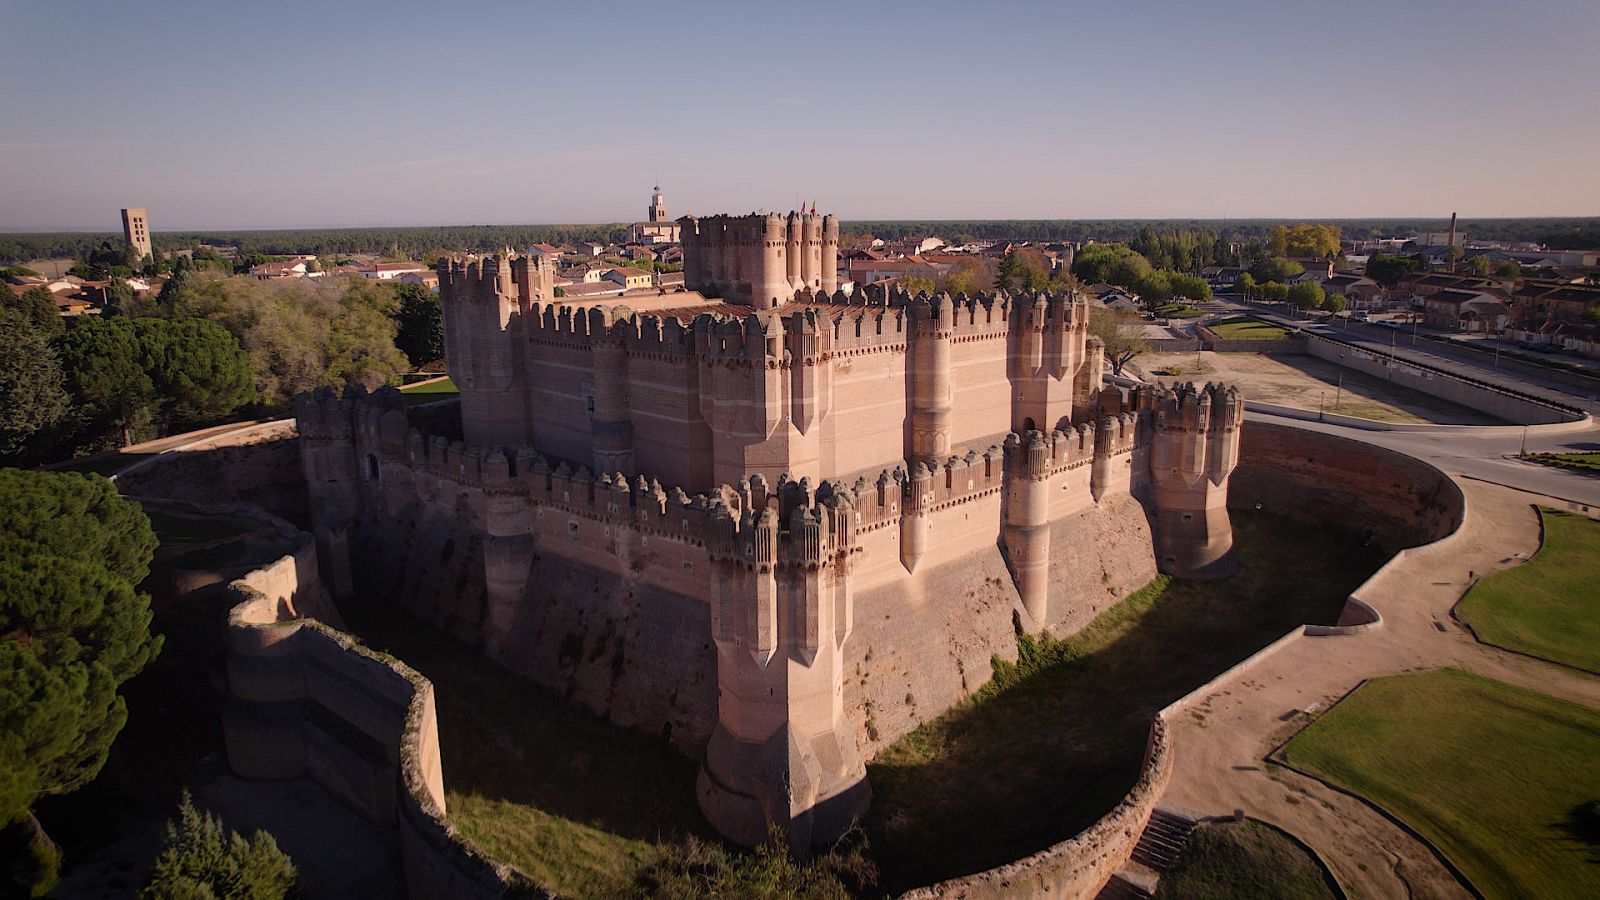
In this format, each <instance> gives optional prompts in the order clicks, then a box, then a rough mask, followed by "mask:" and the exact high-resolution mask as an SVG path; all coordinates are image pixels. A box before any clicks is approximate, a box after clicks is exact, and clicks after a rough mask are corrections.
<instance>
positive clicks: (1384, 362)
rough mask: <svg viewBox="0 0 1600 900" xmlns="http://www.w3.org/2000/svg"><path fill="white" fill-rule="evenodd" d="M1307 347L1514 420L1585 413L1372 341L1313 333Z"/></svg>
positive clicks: (1536, 421) (1552, 420) (1549, 420)
mask: <svg viewBox="0 0 1600 900" xmlns="http://www.w3.org/2000/svg"><path fill="white" fill-rule="evenodd" d="M1306 352H1307V353H1309V354H1310V355H1312V356H1315V357H1317V358H1318V359H1325V360H1327V361H1329V362H1331V363H1334V364H1336V365H1339V366H1343V367H1344V368H1347V369H1353V370H1355V371H1357V372H1362V373H1364V374H1367V375H1372V376H1374V377H1377V378H1382V379H1384V380H1386V381H1388V382H1389V383H1390V384H1396V385H1399V386H1401V387H1407V388H1410V389H1412V390H1414V391H1421V392H1422V393H1424V394H1428V395H1429V396H1433V397H1438V398H1440V399H1441V400H1449V401H1451V402H1452V403H1459V404H1461V405H1462V406H1465V407H1467V408H1468V409H1475V410H1478V411H1479V412H1483V413H1487V414H1488V415H1491V416H1494V417H1495V418H1498V419H1502V420H1504V421H1506V422H1513V423H1515V424H1518V425H1550V424H1556V423H1565V422H1574V421H1577V420H1580V419H1582V418H1583V413H1582V411H1581V410H1577V409H1574V408H1570V407H1569V408H1564V407H1562V406H1559V405H1557V404H1555V403H1550V402H1546V401H1542V400H1540V399H1538V398H1536V397H1533V396H1530V395H1528V394H1523V393H1520V392H1517V391H1512V390H1507V389H1505V388H1500V387H1496V386H1494V385H1491V384H1489V383H1488V382H1483V381H1477V380H1475V379H1470V378H1462V377H1460V376H1457V375H1453V374H1451V373H1449V372H1445V371H1443V370H1441V369H1435V368H1433V367H1431V366H1426V365H1421V364H1418V363H1414V362H1410V361H1408V360H1406V359H1403V358H1397V357H1392V356H1390V355H1389V354H1387V353H1384V352H1383V351H1381V350H1379V349H1377V348H1373V347H1364V346H1357V345H1354V344H1347V343H1344V342H1342V341H1335V340H1329V339H1327V338H1322V337H1315V336H1313V337H1311V338H1309V339H1308V340H1307V341H1306Z"/></svg>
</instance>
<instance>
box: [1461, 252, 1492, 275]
mask: <svg viewBox="0 0 1600 900" xmlns="http://www.w3.org/2000/svg"><path fill="white" fill-rule="evenodd" d="M1466 270H1467V272H1468V273H1469V274H1472V275H1488V274H1489V257H1487V256H1474V257H1473V258H1471V259H1469V260H1467V265H1466Z"/></svg>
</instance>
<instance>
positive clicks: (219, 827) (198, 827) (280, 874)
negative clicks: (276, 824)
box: [139, 790, 299, 900]
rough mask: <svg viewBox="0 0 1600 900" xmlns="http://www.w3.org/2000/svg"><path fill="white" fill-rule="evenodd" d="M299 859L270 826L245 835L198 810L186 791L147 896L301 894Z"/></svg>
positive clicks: (251, 899)
mask: <svg viewBox="0 0 1600 900" xmlns="http://www.w3.org/2000/svg"><path fill="white" fill-rule="evenodd" d="M298 878H299V876H298V874H297V873H296V871H295V867H294V862H293V861H291V860H290V859H289V857H288V855H287V854H285V853H284V852H283V851H282V850H280V849H278V842H277V841H275V840H273V839H272V835H270V834H268V833H266V832H265V831H259V830H258V831H257V832H256V833H255V834H253V835H251V836H250V837H248V838H246V837H245V836H244V835H242V834H239V833H238V832H236V831H229V830H228V829H227V828H225V827H224V826H223V824H222V821H221V820H220V819H218V818H217V817H216V816H215V815H212V814H211V813H209V812H204V811H202V810H200V809H197V808H196V807H195V805H194V798H192V797H190V796H189V792H188V791H187V790H186V791H184V792H183V801H182V803H180V804H179V806H178V817H177V818H176V819H173V820H171V821H169V822H167V842H166V845H165V846H164V847H162V849H161V853H160V855H158V856H157V857H156V864H155V869H154V870H153V871H151V873H150V879H149V880H148V881H146V882H145V885H144V889H143V890H141V891H140V892H139V896H140V898H142V900H166V898H170V897H178V898H185V900H191V898H192V900H200V898H205V900H280V898H285V897H294V896H297V895H298V890H299V889H298V885H297V881H298Z"/></svg>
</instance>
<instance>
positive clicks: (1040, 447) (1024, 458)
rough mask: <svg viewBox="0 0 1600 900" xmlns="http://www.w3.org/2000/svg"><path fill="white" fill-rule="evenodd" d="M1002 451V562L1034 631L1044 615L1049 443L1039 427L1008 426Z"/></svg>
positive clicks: (1046, 603)
mask: <svg viewBox="0 0 1600 900" xmlns="http://www.w3.org/2000/svg"><path fill="white" fill-rule="evenodd" d="M1005 454H1006V462H1005V465H1006V470H1005V473H1006V492H1005V514H1006V521H1005V530H1004V539H1005V550H1006V564H1007V565H1008V566H1009V567H1010V569H1011V578H1012V581H1013V582H1015V583H1016V586H1017V593H1018V594H1020V595H1021V596H1022V606H1023V608H1024V609H1026V610H1027V611H1028V618H1030V619H1032V620H1033V621H1032V623H1031V625H1032V630H1034V631H1038V630H1039V629H1041V628H1043V627H1044V626H1045V624H1046V623H1047V622H1048V621H1049V618H1048V616H1049V604H1050V513H1049V506H1050V490H1049V478H1050V447H1049V445H1048V444H1047V443H1046V441H1045V436H1044V434H1043V433H1042V432H1039V431H1036V430H1035V431H1028V432H1026V433H1024V434H1021V435H1019V434H1017V433H1016V432H1012V433H1011V434H1008V435H1006V443H1005Z"/></svg>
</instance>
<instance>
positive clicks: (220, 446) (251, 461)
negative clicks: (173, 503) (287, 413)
mask: <svg viewBox="0 0 1600 900" xmlns="http://www.w3.org/2000/svg"><path fill="white" fill-rule="evenodd" d="M115 482H116V485H117V490H118V491H119V492H121V493H123V494H129V495H138V496H141V497H161V498H165V499H170V500H185V501H189V502H191V503H205V504H215V503H250V504H253V505H255V506H257V507H259V508H261V509H265V510H266V511H267V512H270V513H273V514H274V515H277V516H281V517H282V518H284V519H288V520H289V521H290V522H293V523H295V524H296V525H302V526H304V525H306V524H308V523H309V522H310V518H311V517H310V510H309V508H308V506H307V496H308V494H307V491H306V482H305V476H304V475H303V474H302V473H301V469H300V442H299V440H298V439H297V435H296V431H295V421H294V420H293V419H280V420H278V421H276V422H267V423H265V424H262V425H257V426H254V427H251V428H244V429H240V430H238V431H229V432H224V433H222V434H219V435H216V436H214V437H210V438H205V439H202V440H200V441H197V442H195V443H194V444H185V445H183V446H181V447H179V448H177V449H173V450H169V451H167V452H165V453H162V454H160V455H158V456H153V457H150V458H149V459H144V460H141V461H139V462H136V463H134V464H133V465H131V466H128V467H127V468H126V469H124V470H122V471H121V472H119V473H118V474H117V476H116V478H115Z"/></svg>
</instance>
